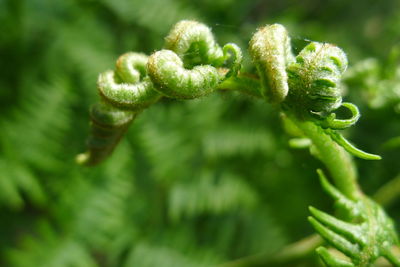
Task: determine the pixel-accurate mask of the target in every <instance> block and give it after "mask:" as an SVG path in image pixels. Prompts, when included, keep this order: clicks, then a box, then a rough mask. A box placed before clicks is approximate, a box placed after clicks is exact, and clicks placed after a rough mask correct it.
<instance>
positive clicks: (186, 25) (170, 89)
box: [147, 20, 242, 99]
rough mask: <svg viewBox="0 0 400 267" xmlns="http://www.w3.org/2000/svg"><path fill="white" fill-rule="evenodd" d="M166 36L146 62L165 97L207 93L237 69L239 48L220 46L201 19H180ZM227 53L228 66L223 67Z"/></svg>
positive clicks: (150, 73)
mask: <svg viewBox="0 0 400 267" xmlns="http://www.w3.org/2000/svg"><path fill="white" fill-rule="evenodd" d="M165 40H166V42H165V48H166V49H164V50H161V51H157V52H155V53H154V54H153V55H151V56H150V58H149V62H148V65H147V66H148V72H149V76H150V78H151V80H152V81H153V83H154V84H155V85H156V90H158V91H159V92H160V93H161V94H163V95H165V96H167V97H172V98H178V99H192V98H196V97H200V96H203V95H206V94H209V93H211V92H212V91H214V90H215V89H216V88H217V86H218V85H219V84H220V83H221V82H222V81H223V80H225V79H226V78H228V77H230V76H234V75H236V74H237V72H238V71H239V69H240V66H241V61H242V52H241V50H240V48H239V47H238V46H237V45H235V44H232V43H229V44H226V45H225V46H224V47H223V48H221V47H220V46H219V45H218V44H217V43H216V42H215V40H214V36H213V35H212V33H211V30H210V29H209V28H208V27H207V26H205V25H203V24H201V23H198V22H195V21H186V20H185V21H181V22H179V23H177V24H176V25H175V27H174V28H173V29H172V30H171V32H170V34H169V35H168V36H167V37H166V38H165ZM230 57H233V60H232V63H231V66H229V70H227V69H226V68H222V65H224V63H225V62H226V61H227V60H228V59H230Z"/></svg>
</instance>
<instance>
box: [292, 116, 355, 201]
mask: <svg viewBox="0 0 400 267" xmlns="http://www.w3.org/2000/svg"><path fill="white" fill-rule="evenodd" d="M286 115H287V117H288V118H289V119H290V120H291V121H292V122H293V123H294V124H295V125H296V126H297V127H298V128H299V129H300V130H301V131H302V132H303V133H304V134H305V135H306V136H307V137H308V138H310V139H311V141H312V143H313V145H314V147H315V148H316V150H317V156H318V158H319V159H320V160H321V161H322V162H323V163H324V164H325V166H326V168H327V169H328V170H329V172H330V174H331V177H332V179H333V181H334V183H335V184H336V186H337V188H338V189H339V190H340V191H341V192H342V193H343V194H344V195H346V196H347V197H348V198H350V199H353V200H357V199H359V198H360V196H361V191H360V188H359V186H358V183H357V171H356V168H355V166H354V162H353V160H352V158H351V156H350V155H349V154H348V153H347V152H346V151H345V150H344V149H343V148H342V147H341V146H340V145H338V144H337V143H336V142H335V141H334V140H332V138H331V136H330V135H329V134H327V133H326V132H325V131H324V130H323V129H322V128H321V126H319V125H316V124H315V123H314V122H312V121H308V120H301V119H300V118H297V117H295V116H294V115H292V114H290V113H286Z"/></svg>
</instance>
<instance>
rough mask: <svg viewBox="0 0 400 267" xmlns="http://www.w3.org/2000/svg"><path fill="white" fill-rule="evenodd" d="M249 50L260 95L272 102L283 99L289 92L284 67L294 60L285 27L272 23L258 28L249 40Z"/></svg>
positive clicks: (278, 101)
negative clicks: (258, 78)
mask: <svg viewBox="0 0 400 267" xmlns="http://www.w3.org/2000/svg"><path fill="white" fill-rule="evenodd" d="M249 52H250V55H251V57H252V59H253V62H254V63H255V65H256V68H257V71H258V75H259V76H260V80H261V86H262V87H261V90H262V92H261V93H262V95H264V96H265V97H266V98H267V99H269V100H270V101H271V102H273V103H280V102H282V101H283V100H285V98H286V96H287V94H288V92H289V84H288V75H287V72H286V68H287V66H288V65H289V64H290V63H292V62H294V56H293V54H292V51H291V46H290V38H289V35H288V33H287V31H286V29H285V27H283V26H282V25H280V24H273V25H267V26H265V27H263V28H260V29H259V30H258V31H257V32H256V33H255V34H254V35H253V37H252V38H251V40H250V44H249Z"/></svg>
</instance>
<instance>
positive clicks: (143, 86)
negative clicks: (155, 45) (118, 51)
mask: <svg viewBox="0 0 400 267" xmlns="http://www.w3.org/2000/svg"><path fill="white" fill-rule="evenodd" d="M146 64H147V56H146V55H143V54H138V53H133V52H130V53H126V54H124V55H122V56H121V57H120V58H119V59H118V60H117V64H116V71H115V72H114V71H106V72H104V73H101V74H100V75H99V78H98V81H97V87H98V89H99V93H100V95H101V96H102V98H103V99H104V100H105V101H106V102H108V103H109V104H110V105H112V106H115V107H117V108H122V109H128V110H134V111H140V110H142V109H144V108H146V107H148V106H150V105H151V104H153V103H154V102H156V101H157V100H158V99H159V98H160V94H159V93H158V92H157V91H155V90H154V87H153V84H152V82H151V80H150V78H149V77H147V76H146V72H147V71H146ZM141 77H143V79H142V80H141V79H140V78H141Z"/></svg>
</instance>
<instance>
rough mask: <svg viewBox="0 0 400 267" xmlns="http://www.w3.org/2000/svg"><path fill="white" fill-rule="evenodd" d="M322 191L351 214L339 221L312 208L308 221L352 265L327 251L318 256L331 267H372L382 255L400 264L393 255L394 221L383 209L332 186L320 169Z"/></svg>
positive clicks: (395, 241) (395, 240)
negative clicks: (347, 194)
mask: <svg viewBox="0 0 400 267" xmlns="http://www.w3.org/2000/svg"><path fill="white" fill-rule="evenodd" d="M318 175H319V176H320V181H321V185H322V187H323V189H324V190H325V191H326V192H327V193H328V194H329V195H330V196H331V197H332V198H333V199H334V200H335V202H336V204H337V206H338V207H339V208H340V209H341V210H342V211H344V212H345V213H346V214H348V219H347V220H346V221H344V220H341V219H337V218H336V217H334V216H331V215H329V214H327V213H325V212H323V211H320V210H318V209H316V208H313V207H310V212H311V214H312V217H309V221H310V223H311V224H312V226H313V227H314V228H315V230H316V231H317V232H318V233H319V234H320V235H321V236H322V237H323V238H324V239H325V240H326V242H327V243H328V244H330V245H331V246H333V247H334V248H336V249H337V250H339V251H340V252H342V253H343V254H345V255H346V256H348V257H349V259H350V260H351V262H346V261H343V260H341V259H337V258H336V257H334V256H333V255H331V254H330V253H329V252H328V251H327V250H326V249H324V248H319V249H318V250H317V252H318V254H319V255H320V256H321V258H322V260H323V261H324V262H325V263H326V264H327V265H328V266H361V267H362V266H370V264H372V263H373V262H374V261H375V260H376V259H377V258H379V257H381V256H383V257H385V258H387V259H388V260H389V261H391V262H392V263H393V264H394V265H395V266H400V264H399V263H400V262H399V260H398V259H396V258H395V257H394V256H393V255H392V252H391V248H392V246H394V245H396V244H397V243H398V238H397V235H396V231H395V228H394V224H393V221H392V220H391V219H390V218H389V217H388V216H387V215H386V213H385V212H384V210H383V209H382V207H381V206H379V205H378V204H377V203H375V202H374V201H373V200H371V199H369V198H368V197H366V196H364V195H361V196H360V197H359V198H358V199H356V200H352V199H349V198H347V197H346V196H345V195H343V194H342V193H341V192H340V191H339V190H338V189H337V188H335V187H334V186H333V185H332V184H330V183H329V182H328V180H327V178H326V177H325V175H324V174H323V172H322V171H321V170H318Z"/></svg>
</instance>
